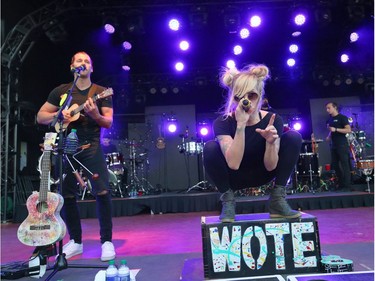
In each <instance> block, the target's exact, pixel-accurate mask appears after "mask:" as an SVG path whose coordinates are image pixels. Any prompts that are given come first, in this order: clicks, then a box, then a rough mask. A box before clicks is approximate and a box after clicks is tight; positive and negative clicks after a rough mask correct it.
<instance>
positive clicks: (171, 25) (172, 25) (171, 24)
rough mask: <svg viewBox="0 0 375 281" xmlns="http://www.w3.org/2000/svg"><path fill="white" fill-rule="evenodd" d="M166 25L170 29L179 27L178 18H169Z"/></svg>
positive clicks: (175, 29)
mask: <svg viewBox="0 0 375 281" xmlns="http://www.w3.org/2000/svg"><path fill="white" fill-rule="evenodd" d="M168 26H169V28H170V29H171V30H173V31H177V30H179V29H180V22H179V21H178V19H171V20H170V21H169V23H168Z"/></svg>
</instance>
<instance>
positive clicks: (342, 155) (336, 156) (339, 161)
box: [331, 144, 351, 189]
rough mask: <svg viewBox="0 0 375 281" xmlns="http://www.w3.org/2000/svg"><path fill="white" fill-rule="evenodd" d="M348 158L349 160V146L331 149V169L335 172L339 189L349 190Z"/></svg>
mask: <svg viewBox="0 0 375 281" xmlns="http://www.w3.org/2000/svg"><path fill="white" fill-rule="evenodd" d="M349 163H350V158H349V146H348V145H346V144H345V145H339V146H335V147H331V165H332V169H333V170H335V172H336V176H337V178H338V181H339V188H345V189H349V188H350V180H351V179H350V178H351V174H350V165H349Z"/></svg>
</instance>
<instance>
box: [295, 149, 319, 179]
mask: <svg viewBox="0 0 375 281" xmlns="http://www.w3.org/2000/svg"><path fill="white" fill-rule="evenodd" d="M297 168H298V175H299V176H308V175H310V172H311V174H312V175H318V174H319V160H318V154H316V153H301V154H300V155H299V160H298V165H297Z"/></svg>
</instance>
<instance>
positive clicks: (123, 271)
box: [117, 260, 130, 281]
mask: <svg viewBox="0 0 375 281" xmlns="http://www.w3.org/2000/svg"><path fill="white" fill-rule="evenodd" d="M126 264H127V262H126V260H121V265H120V267H119V268H118V275H117V276H118V278H117V280H118V281H130V269H129V267H128V266H127V265H126Z"/></svg>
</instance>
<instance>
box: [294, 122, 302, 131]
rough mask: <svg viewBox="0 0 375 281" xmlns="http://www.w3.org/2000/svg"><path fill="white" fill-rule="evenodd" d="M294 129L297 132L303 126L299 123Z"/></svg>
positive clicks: (295, 124)
mask: <svg viewBox="0 0 375 281" xmlns="http://www.w3.org/2000/svg"><path fill="white" fill-rule="evenodd" d="M293 129H294V130H296V131H300V130H301V129H302V125H301V123H299V122H296V123H294V124H293Z"/></svg>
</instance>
